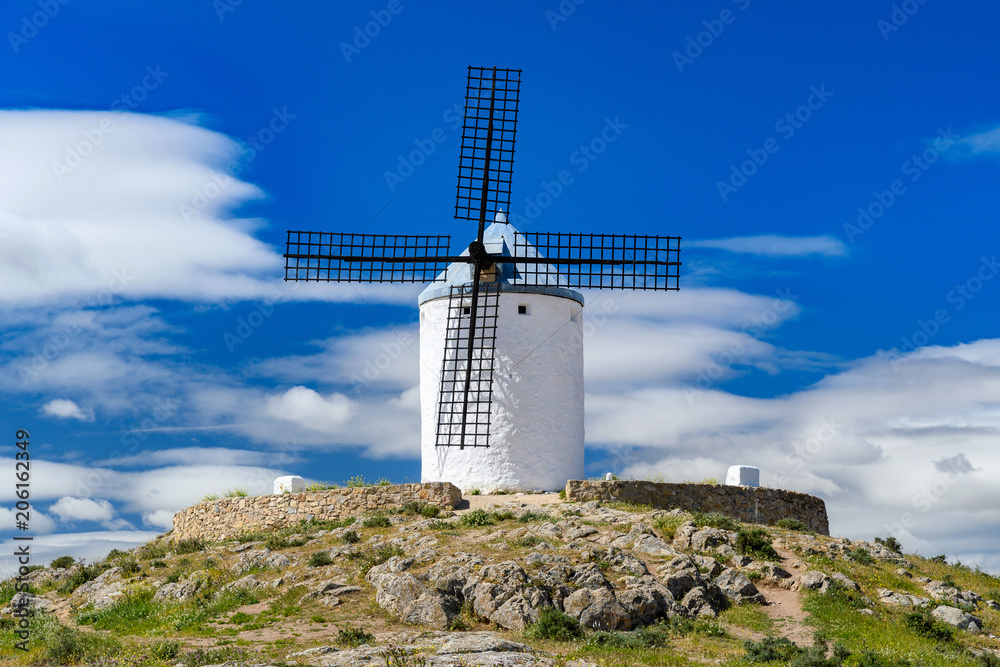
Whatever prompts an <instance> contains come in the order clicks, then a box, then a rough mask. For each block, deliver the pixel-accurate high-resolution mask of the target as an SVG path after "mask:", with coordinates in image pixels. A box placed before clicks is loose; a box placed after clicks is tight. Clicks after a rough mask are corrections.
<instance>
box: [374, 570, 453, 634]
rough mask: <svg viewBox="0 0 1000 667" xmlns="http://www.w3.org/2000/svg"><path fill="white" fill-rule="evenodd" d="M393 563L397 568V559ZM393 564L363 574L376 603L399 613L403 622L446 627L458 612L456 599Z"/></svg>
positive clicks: (431, 626)
mask: <svg viewBox="0 0 1000 667" xmlns="http://www.w3.org/2000/svg"><path fill="white" fill-rule="evenodd" d="M395 558H398V556H397V557H395ZM390 560H391V559H390ZM400 560H402V559H400ZM387 564H388V562H386V563H383V564H382V566H385V565H387ZM382 566H378V567H382ZM393 567H397V568H398V567H399V563H398V562H397V563H395V564H394V566H393ZM393 567H389V568H384V569H383V570H382V571H376V568H374V567H373V568H372V569H371V570H370V571H369V572H368V575H367V576H366V579H367V580H368V582H369V583H370V584H372V585H373V586H374V587H375V602H376V604H378V606H380V607H382V608H383V609H385V610H387V611H390V612H392V613H394V614H396V615H397V616H399V619H400V620H401V621H402V622H404V623H412V624H415V625H422V626H424V627H428V628H434V629H437V630H444V629H446V628H447V627H448V626H449V625H450V624H451V619H452V618H454V616H455V615H456V614H458V610H459V604H458V600H457V599H456V598H454V597H453V596H450V595H444V594H442V593H441V592H440V591H438V590H436V589H429V588H427V587H426V586H424V585H423V584H422V583H421V582H420V580H418V579H417V578H416V577H415V576H413V575H412V574H410V573H409V572H400V571H398V570H393Z"/></svg>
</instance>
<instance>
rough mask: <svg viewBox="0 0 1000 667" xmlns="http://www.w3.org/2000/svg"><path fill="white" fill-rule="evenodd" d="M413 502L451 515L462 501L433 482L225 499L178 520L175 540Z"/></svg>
mask: <svg viewBox="0 0 1000 667" xmlns="http://www.w3.org/2000/svg"><path fill="white" fill-rule="evenodd" d="M413 501H418V502H422V503H426V504H428V505H437V506H438V507H440V508H442V509H449V510H450V509H454V508H455V507H456V506H457V505H458V503H460V502H461V501H462V492H461V491H459V490H458V487H456V486H454V485H452V484H450V483H448V482H431V483H429V484H396V485H392V486H366V487H357V488H343V489H328V490H326V491H313V492H310V493H286V494H283V495H271V496H247V497H244V498H222V499H220V500H212V501H209V502H204V503H199V504H197V505H194V506H193V507H188V508H187V509H184V510H181V511H180V512H178V513H177V514H175V515H174V533H173V538H174V539H175V540H185V539H189V538H193V537H201V538H206V539H211V540H224V539H229V538H232V537H236V536H237V535H239V534H240V533H245V532H252V531H256V530H276V529H278V528H283V527H285V526H289V525H295V524H297V523H299V522H301V521H308V520H310V519H316V520H317V521H324V520H325V521H335V520H338V519H344V518H346V517H349V516H358V515H361V514H366V513H372V512H378V511H382V510H387V509H390V508H393V509H394V508H398V507H402V506H403V505H406V504H407V503H410V502H413Z"/></svg>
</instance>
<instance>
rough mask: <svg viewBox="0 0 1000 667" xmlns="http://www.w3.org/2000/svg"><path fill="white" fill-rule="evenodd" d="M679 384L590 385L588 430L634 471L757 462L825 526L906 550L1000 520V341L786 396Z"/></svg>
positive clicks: (875, 360) (916, 358) (939, 547)
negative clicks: (802, 497)
mask: <svg viewBox="0 0 1000 667" xmlns="http://www.w3.org/2000/svg"><path fill="white" fill-rule="evenodd" d="M686 389H687V391H685V388H684V387H682V386H677V385H675V386H673V387H669V386H668V387H662V386H661V387H652V388H645V389H635V390H631V391H627V392H617V391H616V392H610V391H598V392H593V393H588V396H587V438H588V442H589V443H590V444H591V446H597V447H599V448H601V449H606V450H607V452H608V457H609V458H608V460H607V461H606V462H604V463H605V464H606V465H608V466H609V469H615V470H617V471H620V472H621V473H624V474H625V475H631V476H635V477H640V478H641V477H649V476H653V475H657V474H662V475H664V476H665V477H666V478H667V479H668V480H670V481H682V480H685V479H688V480H692V479H693V480H697V479H701V478H703V477H716V478H721V477H722V476H724V474H725V471H726V469H727V467H728V466H729V465H734V464H748V465H757V466H759V467H760V468H761V471H762V482H763V483H765V484H768V485H771V486H778V487H782V488H791V489H795V490H799V491H803V492H806V493H813V494H817V495H819V496H821V497H823V498H824V499H825V500H826V503H827V508H828V510H829V513H830V516H831V524H832V529H833V531H834V533H836V534H847V535H851V536H869V537H871V536H874V535H885V534H888V533H891V532H894V533H897V534H898V536H900V537H901V539H902V540H903V543H904V546H906V547H907V548H910V549H912V548H918V547H919V548H922V549H925V550H933V551H934V552H935V553H938V552H948V553H949V554H951V553H952V552H953V551H954V549H955V547H954V546H953V539H952V538H954V537H955V535H956V534H961V533H963V532H964V533H967V534H969V535H972V534H980V535H983V534H986V533H985V532H983V531H984V530H985V528H984V527H985V526H997V525H998V524H1000V488H998V487H997V486H996V485H995V484H993V483H992V481H991V480H993V479H995V478H996V477H997V476H998V475H1000V451H998V450H997V449H996V447H995V444H994V443H995V441H996V438H997V436H998V435H1000V407H998V405H1000V403H998V401H1000V340H982V341H977V342H975V343H971V344H965V345H956V346H951V347H931V348H923V349H921V350H918V351H917V352H914V353H911V354H910V355H908V356H907V357H905V358H903V359H898V358H890V357H887V356H886V355H874V356H872V357H869V358H867V359H862V360H859V361H857V362H855V363H854V364H853V365H852V366H851V367H850V368H848V369H846V370H843V371H841V372H837V373H833V374H830V375H828V376H827V377H826V378H824V379H823V380H822V381H820V382H818V383H816V384H815V385H813V386H812V387H809V388H807V389H804V390H802V391H799V392H795V393H793V394H790V395H788V396H779V397H775V398H747V397H741V396H736V395H734V394H730V393H727V392H725V391H721V390H718V389H717V388H713V387H708V388H706V389H705V390H699V389H697V388H696V387H694V386H688V387H686ZM629 446H633V447H634V448H631V449H630V448H629ZM960 541H961V542H963V543H964V544H967V545H968V546H967V550H959V552H958V553H959V554H960V556H961V557H962V559H963V560H964V561H967V560H970V559H972V558H975V557H980V558H982V559H984V560H982V561H980V562H982V563H984V566H985V564H987V563H989V564H992V567H993V568H998V567H1000V551H998V550H997V549H996V547H995V545H992V546H990V545H987V544H986V543H984V542H982V541H981V540H980V541H978V542H977V541H975V540H968V539H965V540H960ZM976 554H978V556H977V555H976Z"/></svg>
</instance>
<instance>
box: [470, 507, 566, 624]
mask: <svg viewBox="0 0 1000 667" xmlns="http://www.w3.org/2000/svg"><path fill="white" fill-rule="evenodd" d="M466 516H468V515H466ZM524 632H525V634H526V635H527V636H528V637H530V638H531V639H551V640H553V641H557V642H569V641H573V640H575V639H580V638H581V637H583V628H582V627H580V621H578V620H576V619H575V618H573V617H572V616H568V615H566V614H564V613H563V612H561V611H559V610H558V609H556V608H555V607H543V608H542V609H541V611H540V612H539V614H538V621H537V622H535V623H532V624H531V625H530V626H528V628H527V629H526V630H525V631H524Z"/></svg>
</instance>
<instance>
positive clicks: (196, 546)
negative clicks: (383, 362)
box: [174, 537, 208, 554]
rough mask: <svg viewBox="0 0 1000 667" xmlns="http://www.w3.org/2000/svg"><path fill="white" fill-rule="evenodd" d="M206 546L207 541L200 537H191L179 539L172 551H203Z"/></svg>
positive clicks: (187, 552)
mask: <svg viewBox="0 0 1000 667" xmlns="http://www.w3.org/2000/svg"><path fill="white" fill-rule="evenodd" d="M207 546H208V542H206V541H205V540H203V539H202V538H200V537H191V538H188V539H186V540H181V541H180V542H177V543H175V544H174V552H175V553H177V554H193V553H195V552H198V551H204V550H205V548H206V547H207Z"/></svg>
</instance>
